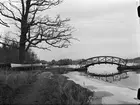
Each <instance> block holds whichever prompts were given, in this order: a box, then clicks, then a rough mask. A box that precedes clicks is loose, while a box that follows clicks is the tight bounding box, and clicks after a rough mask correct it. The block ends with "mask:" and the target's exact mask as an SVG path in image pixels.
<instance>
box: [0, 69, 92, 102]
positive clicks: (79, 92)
mask: <svg viewBox="0 0 140 105" xmlns="http://www.w3.org/2000/svg"><path fill="white" fill-rule="evenodd" d="M70 70H71V69H68V68H65V69H64V68H63V69H62V68H59V69H58V68H55V69H49V70H47V72H48V71H51V73H50V72H49V73H48V75H47V76H48V78H45V79H44V81H45V82H43V86H40V87H39V85H38V83H41V82H40V81H39V78H38V77H39V75H38V74H41V75H40V76H41V77H42V76H43V75H46V74H45V73H44V74H42V72H46V70H44V71H40V70H35V71H33V70H32V71H6V70H1V71H0V104H13V103H15V102H17V103H16V104H17V105H20V104H24V103H22V102H19V103H18V98H19V97H20V94H25V96H27V95H26V93H29V92H28V91H29V90H33V89H32V88H34V87H37V86H38V88H37V89H38V90H35V89H34V91H39V95H40V96H38V98H37V100H38V101H37V102H36V103H32V104H45V105H48V104H51V105H56V104H57V105H59V104H61V105H62V104H65V105H89V104H90V103H89V97H91V96H93V92H91V91H90V90H88V89H86V88H83V87H81V86H80V85H78V84H76V83H74V82H73V81H70V80H67V77H64V76H62V75H60V74H63V73H65V72H67V71H70ZM40 80H41V79H40ZM23 96H24V95H23ZM21 97H22V96H21ZM29 98H30V97H29ZM25 101H26V100H25Z"/></svg>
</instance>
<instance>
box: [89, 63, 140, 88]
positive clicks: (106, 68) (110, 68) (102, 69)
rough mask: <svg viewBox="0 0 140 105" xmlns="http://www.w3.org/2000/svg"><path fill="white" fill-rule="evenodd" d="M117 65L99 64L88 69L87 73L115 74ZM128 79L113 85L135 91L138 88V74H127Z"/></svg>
mask: <svg viewBox="0 0 140 105" xmlns="http://www.w3.org/2000/svg"><path fill="white" fill-rule="evenodd" d="M117 67H118V66H117V65H109V64H101V65H94V66H90V67H88V72H90V73H98V74H110V73H117V72H118V70H117ZM128 76H129V78H126V79H121V80H120V81H116V82H114V83H115V84H118V85H122V86H125V87H129V88H132V89H135V90H137V89H138V88H140V74H137V73H134V72H129V73H128Z"/></svg>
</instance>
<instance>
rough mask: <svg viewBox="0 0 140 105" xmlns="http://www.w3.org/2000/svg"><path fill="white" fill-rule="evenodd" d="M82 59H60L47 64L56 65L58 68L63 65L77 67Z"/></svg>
mask: <svg viewBox="0 0 140 105" xmlns="http://www.w3.org/2000/svg"><path fill="white" fill-rule="evenodd" d="M82 60H83V59H78V60H72V59H68V58H65V59H60V60H58V61H56V60H52V61H50V62H47V63H48V64H49V65H50V66H53V65H58V66H64V65H77V64H79V62H80V61H82Z"/></svg>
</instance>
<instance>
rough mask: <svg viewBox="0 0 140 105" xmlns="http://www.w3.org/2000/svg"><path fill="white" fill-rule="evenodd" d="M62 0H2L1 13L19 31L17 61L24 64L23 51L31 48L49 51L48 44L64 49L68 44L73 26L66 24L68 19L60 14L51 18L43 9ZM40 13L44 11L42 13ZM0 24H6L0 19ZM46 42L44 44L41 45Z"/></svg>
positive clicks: (0, 3)
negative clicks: (62, 17)
mask: <svg viewBox="0 0 140 105" xmlns="http://www.w3.org/2000/svg"><path fill="white" fill-rule="evenodd" d="M61 2H62V1H61V0H4V2H0V15H1V16H3V17H4V18H8V19H11V21H12V22H13V23H12V24H14V25H15V26H16V28H17V29H18V30H19V31H17V32H19V33H16V34H17V36H18V37H19V41H18V42H19V61H20V63H24V59H25V52H26V51H28V49H29V48H30V47H35V48H39V49H47V50H50V47H57V48H64V47H65V48H66V47H68V46H69V45H70V44H71V41H70V40H71V39H74V38H73V37H72V31H73V28H72V27H71V26H69V25H68V24H66V23H67V22H68V21H70V19H64V20H62V19H61V18H60V16H59V15H58V16H56V17H55V19H51V18H50V17H49V16H47V15H43V14H45V11H46V10H48V9H50V8H51V7H53V6H57V5H59V4H60V3H61ZM42 13H43V14H42ZM0 24H2V25H4V26H6V27H9V26H10V25H12V24H10V25H9V24H8V23H7V22H4V21H3V20H2V19H0ZM42 43H45V46H44V45H41V44H42Z"/></svg>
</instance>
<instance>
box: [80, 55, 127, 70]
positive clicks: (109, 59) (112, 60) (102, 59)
mask: <svg viewBox="0 0 140 105" xmlns="http://www.w3.org/2000/svg"><path fill="white" fill-rule="evenodd" d="M127 62H128V61H127V60H126V59H123V58H119V57H114V56H97V57H92V58H88V59H85V60H83V61H81V62H80V63H79V64H80V66H81V67H88V66H91V65H95V64H115V65H118V66H127Z"/></svg>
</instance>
